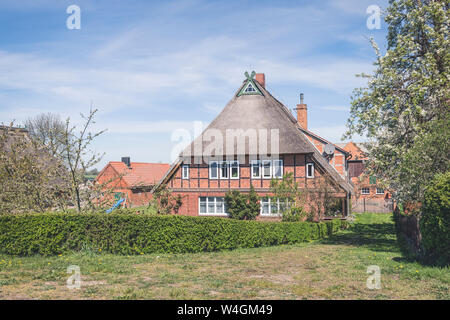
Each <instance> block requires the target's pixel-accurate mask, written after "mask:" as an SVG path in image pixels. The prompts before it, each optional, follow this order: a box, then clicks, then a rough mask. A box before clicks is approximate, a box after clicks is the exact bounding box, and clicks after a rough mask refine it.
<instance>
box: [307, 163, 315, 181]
mask: <svg viewBox="0 0 450 320" xmlns="http://www.w3.org/2000/svg"><path fill="white" fill-rule="evenodd" d="M306 177H307V178H314V163H307V164H306Z"/></svg>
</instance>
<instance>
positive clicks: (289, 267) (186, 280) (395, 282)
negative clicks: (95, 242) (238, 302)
mask: <svg viewBox="0 0 450 320" xmlns="http://www.w3.org/2000/svg"><path fill="white" fill-rule="evenodd" d="M69 265H78V266H80V269H81V280H82V283H81V288H80V289H71V290H70V289H68V288H67V287H66V280H67V278H68V274H67V273H66V270H67V267H68V266H69ZM370 265H378V266H379V267H380V268H381V286H382V288H381V289H380V290H369V289H368V288H367V287H366V279H367V277H368V274H367V273H366V271H367V267H368V266H370ZM0 299H450V269H449V268H435V267H426V266H422V265H420V264H418V263H416V262H412V261H409V260H407V259H405V258H404V257H403V256H402V255H401V253H400V250H399V248H398V246H397V242H396V237H395V231H394V226H393V222H392V220H391V215H389V214H367V213H365V214H360V215H357V220H356V222H355V223H354V225H353V226H352V227H351V228H350V229H348V230H346V231H343V232H341V233H339V234H337V235H335V236H333V237H332V238H330V239H325V240H321V241H314V242H309V243H302V244H297V245H286V246H277V247H268V248H254V249H239V250H234V251H227V252H215V253H198V254H177V255H171V254H150V255H139V256H119V255H112V254H104V253H102V252H100V251H96V250H91V249H89V248H86V249H85V250H83V251H82V252H77V253H73V254H69V255H61V256H54V257H40V256H35V257H12V256H5V255H3V256H1V255H0Z"/></svg>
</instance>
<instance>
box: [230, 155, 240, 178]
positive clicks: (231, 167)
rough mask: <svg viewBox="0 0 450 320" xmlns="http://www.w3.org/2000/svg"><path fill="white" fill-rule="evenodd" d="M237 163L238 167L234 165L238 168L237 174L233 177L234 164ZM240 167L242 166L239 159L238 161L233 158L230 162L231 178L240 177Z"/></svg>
mask: <svg viewBox="0 0 450 320" xmlns="http://www.w3.org/2000/svg"><path fill="white" fill-rule="evenodd" d="M234 164H235V165H237V166H236V167H234V168H236V169H237V176H236V177H233V165H234ZM239 169H240V166H239V161H237V160H232V161H230V162H229V170H230V172H229V176H230V179H239V175H240V174H239V171H240V170H239Z"/></svg>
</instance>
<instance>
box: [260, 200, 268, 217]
mask: <svg viewBox="0 0 450 320" xmlns="http://www.w3.org/2000/svg"><path fill="white" fill-rule="evenodd" d="M261 213H262V214H269V213H270V211H269V200H268V199H267V198H262V199H261Z"/></svg>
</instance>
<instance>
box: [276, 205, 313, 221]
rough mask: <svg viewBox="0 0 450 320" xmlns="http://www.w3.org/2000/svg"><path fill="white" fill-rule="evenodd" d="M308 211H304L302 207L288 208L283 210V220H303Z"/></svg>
mask: <svg viewBox="0 0 450 320" xmlns="http://www.w3.org/2000/svg"><path fill="white" fill-rule="evenodd" d="M306 215H307V213H306V212H305V211H303V209H302V208H297V207H294V208H288V209H286V210H285V211H283V216H282V219H281V220H282V221H283V222H297V221H302V220H303V219H304V218H305V217H306Z"/></svg>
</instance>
